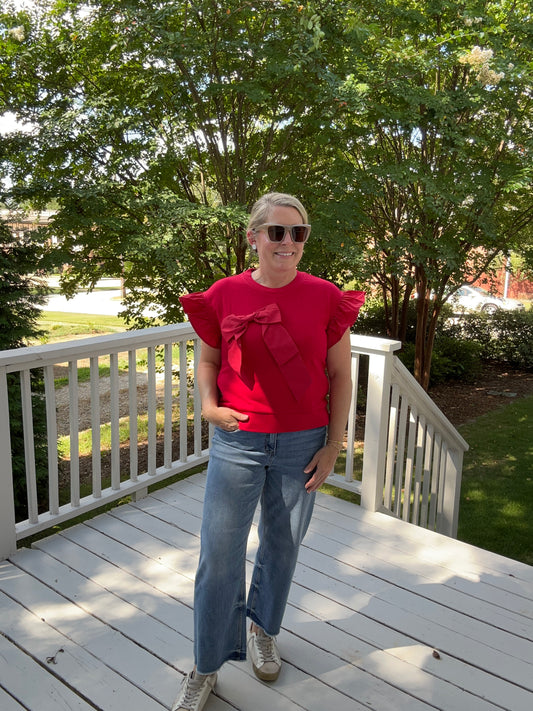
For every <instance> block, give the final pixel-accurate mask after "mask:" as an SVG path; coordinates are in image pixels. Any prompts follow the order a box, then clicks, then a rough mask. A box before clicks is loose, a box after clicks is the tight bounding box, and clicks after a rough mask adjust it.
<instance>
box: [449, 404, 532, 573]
mask: <svg viewBox="0 0 533 711" xmlns="http://www.w3.org/2000/svg"><path fill="white" fill-rule="evenodd" d="M459 431H460V432H461V434H462V436H463V437H464V438H465V439H466V441H467V442H468V444H469V445H470V450H469V451H468V452H467V453H466V455H465V460H464V466H463V481H462V487H461V506H460V510H459V531H458V536H457V537H458V538H459V540H461V541H466V542H468V543H472V544H473V545H475V546H479V547H480V548H485V549H487V550H490V551H493V552H495V553H500V554H501V555H504V556H507V557H508V558H514V559H515V560H520V561H522V562H523V563H527V564H528V565H533V436H532V435H533V396H531V397H527V398H522V399H520V400H517V401H516V402H513V403H512V404H510V405H507V406H506V407H504V408H501V409H499V410H495V411H493V412H490V413H488V414H486V415H483V416H482V417H479V418H478V419H476V420H475V421H474V422H472V423H469V424H467V425H463V426H461V427H460V428H459Z"/></svg>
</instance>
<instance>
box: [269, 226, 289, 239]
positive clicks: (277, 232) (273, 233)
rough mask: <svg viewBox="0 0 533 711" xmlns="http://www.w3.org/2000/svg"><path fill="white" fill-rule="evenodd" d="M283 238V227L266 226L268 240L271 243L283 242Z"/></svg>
mask: <svg viewBox="0 0 533 711" xmlns="http://www.w3.org/2000/svg"><path fill="white" fill-rule="evenodd" d="M284 237H285V227H283V225H269V226H268V239H269V240H270V241H271V242H283V238H284Z"/></svg>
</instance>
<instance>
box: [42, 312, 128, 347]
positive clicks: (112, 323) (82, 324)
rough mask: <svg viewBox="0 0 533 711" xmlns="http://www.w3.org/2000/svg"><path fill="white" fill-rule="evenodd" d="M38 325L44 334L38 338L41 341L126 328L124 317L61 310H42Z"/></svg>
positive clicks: (45, 341) (66, 338)
mask: <svg viewBox="0 0 533 711" xmlns="http://www.w3.org/2000/svg"><path fill="white" fill-rule="evenodd" d="M38 325H39V327H40V328H42V329H43V331H45V334H46V335H45V336H44V337H43V338H42V339H40V342H41V343H51V342H53V341H66V340H68V339H69V338H71V337H73V336H95V335H97V334H104V333H116V332H118V331H125V330H126V324H125V322H124V319H122V318H120V317H118V316H103V315H100V314H76V313H63V312H61V311H43V312H42V314H41V317H40V318H39V321H38Z"/></svg>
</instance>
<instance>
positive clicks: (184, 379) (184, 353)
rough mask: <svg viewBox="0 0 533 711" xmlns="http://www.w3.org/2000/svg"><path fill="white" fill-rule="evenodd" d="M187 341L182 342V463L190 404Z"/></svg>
mask: <svg viewBox="0 0 533 711" xmlns="http://www.w3.org/2000/svg"><path fill="white" fill-rule="evenodd" d="M187 368H188V362H187V341H180V397H179V403H180V408H179V417H180V462H186V461H187V403H188V400H189V398H188V387H189V385H188V372H187Z"/></svg>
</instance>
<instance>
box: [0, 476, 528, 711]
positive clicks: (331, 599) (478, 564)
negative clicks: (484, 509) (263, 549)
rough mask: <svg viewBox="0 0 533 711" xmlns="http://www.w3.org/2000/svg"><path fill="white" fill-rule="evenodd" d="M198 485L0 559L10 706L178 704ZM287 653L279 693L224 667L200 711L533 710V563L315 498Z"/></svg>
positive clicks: (186, 652) (288, 621)
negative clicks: (213, 690) (213, 689)
mask: <svg viewBox="0 0 533 711" xmlns="http://www.w3.org/2000/svg"><path fill="white" fill-rule="evenodd" d="M203 484H204V475H202V474H200V475H195V476H193V477H191V478H189V479H186V480H184V481H182V482H179V483H178V484H174V485H172V486H169V487H167V488H166V489H162V490H160V491H158V492H156V493H154V494H153V495H151V496H149V497H147V498H145V499H143V500H141V501H140V502H138V503H136V504H128V505H124V506H121V507H118V508H116V509H114V510H112V511H111V512H110V513H108V514H104V515H101V516H99V517H97V518H94V519H92V520H90V521H88V522H87V523H85V524H80V525H77V526H75V527H73V528H71V529H69V530H66V531H64V532H63V533H61V534H56V535H54V536H52V537H50V538H48V539H45V540H43V541H41V542H40V543H38V544H37V545H36V546H35V547H34V549H33V550H20V551H19V552H18V553H17V554H16V555H15V556H13V557H12V558H11V559H10V560H9V561H5V562H3V563H0V632H1V634H0V709H2V711H13V710H15V709H17V710H20V709H30V710H31V711H33V710H35V711H37V710H38V711H49V710H50V711H52V710H53V711H62V710H66V709H69V710H72V709H80V710H86V711H88V710H89V709H102V710H103V711H115V710H116V711H125V710H126V711H141V710H142V711H162V710H163V709H168V708H169V707H170V705H171V704H172V701H173V699H174V696H175V694H176V691H177V688H178V685H179V682H180V679H181V675H182V673H184V672H187V671H188V670H189V669H190V667H191V664H192V657H191V654H192V642H191V639H192V628H193V623H192V618H193V615H192V601H193V577H194V572H195V568H196V559H197V555H198V544H199V538H198V536H199V529H200V517H201V509H202V498H203ZM255 545H256V538H255V530H254V531H253V532H252V535H251V538H250V551H249V553H250V557H249V560H250V561H251V560H252V558H253V554H254V548H255ZM250 567H251V563H250ZM278 641H279V646H280V650H281V654H282V657H283V660H284V666H283V670H282V673H281V675H280V678H279V680H278V681H277V682H276V683H275V684H274V685H266V684H263V683H261V682H259V681H257V680H256V679H255V677H254V676H253V673H252V672H251V668H250V665H249V663H248V662H245V663H231V664H227V665H225V666H224V667H223V669H222V671H221V673H220V675H219V683H218V685H217V690H216V695H214V696H212V697H211V698H210V700H209V702H208V704H207V706H206V711H230V710H231V709H238V710H240V711H277V710H278V709H279V710H280V711H285V710H287V711H302V710H303V709H308V710H309V711H357V710H358V709H373V710H375V711H389V709H390V710H391V711H423V710H426V709H446V711H451V710H452V709H453V710H454V711H489V710H494V709H508V710H509V711H531V709H532V708H533V568H532V567H529V566H525V565H522V564H520V563H517V562H515V561H511V560H509V559H506V558H502V557H500V556H496V555H493V554H491V553H487V552H485V551H482V550H480V549H477V548H474V547H472V546H468V545H465V544H463V543H460V542H457V541H454V540H452V539H450V538H446V537H444V536H441V535H439V534H435V533H432V532H429V531H426V530H423V529H420V528H417V527H415V526H412V525H410V524H406V523H403V522H401V521H397V520H395V519H392V518H390V517H387V516H385V515H382V514H369V513H368V512H365V511H364V510H363V509H361V508H360V507H358V506H355V505H352V504H349V503H346V502H344V501H341V500H339V499H336V498H333V497H330V496H327V495H324V494H320V495H319V496H318V499H317V507H316V510H315V515H314V518H313V521H312V524H311V528H310V531H309V533H308V536H307V538H306V540H305V543H304V546H303V548H302V550H301V554H300V561H299V564H298V567H297V571H296V575H295V580H294V584H293V586H292V590H291V594H290V600H289V605H288V608H287V611H286V615H285V619H284V628H283V630H282V632H281V634H280V636H279V640H278Z"/></svg>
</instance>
